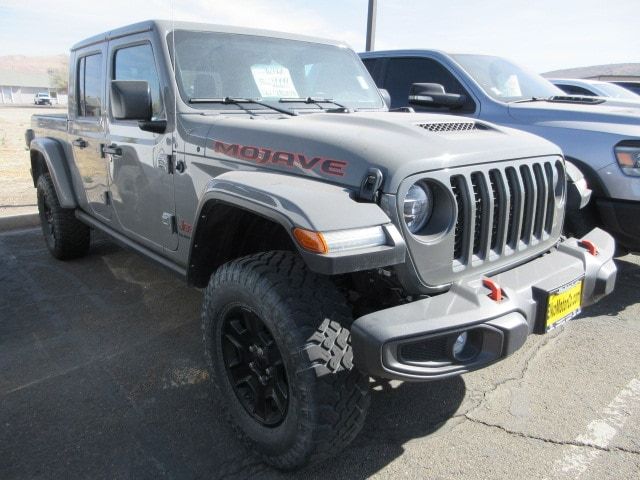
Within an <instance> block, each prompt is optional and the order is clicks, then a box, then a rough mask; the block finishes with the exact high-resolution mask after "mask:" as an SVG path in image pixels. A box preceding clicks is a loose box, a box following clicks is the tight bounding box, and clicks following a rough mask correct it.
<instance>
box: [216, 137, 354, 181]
mask: <svg viewBox="0 0 640 480" xmlns="http://www.w3.org/2000/svg"><path fill="white" fill-rule="evenodd" d="M212 146H213V151H214V152H216V153H221V154H222V155H225V156H227V157H233V158H237V159H238V160H246V161H249V162H255V163H260V164H272V165H280V166H283V167H286V168H300V169H302V170H313V169H315V170H316V171H319V172H321V173H324V174H326V175H333V176H336V177H343V176H344V175H345V173H346V171H347V167H348V166H349V164H348V162H345V161H342V160H335V159H332V158H325V157H311V156H307V155H305V154H304V153H295V152H288V151H286V150H273V149H270V148H263V147H255V146H252V145H240V144H238V143H225V142H221V141H219V140H214V141H213V145H212Z"/></svg>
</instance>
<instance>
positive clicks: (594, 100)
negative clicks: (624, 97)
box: [548, 95, 605, 105]
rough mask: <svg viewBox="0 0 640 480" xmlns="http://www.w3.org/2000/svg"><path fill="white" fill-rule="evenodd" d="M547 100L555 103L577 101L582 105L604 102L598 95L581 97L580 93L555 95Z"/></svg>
mask: <svg viewBox="0 0 640 480" xmlns="http://www.w3.org/2000/svg"><path fill="white" fill-rule="evenodd" d="M548 101H549V102H555V103H579V104H582V105H599V104H601V103H604V102H605V100H604V99H602V98H599V97H583V96H580V95H573V96H572V95H566V96H565V95H556V96H555V97H551V98H550V99H549V100H548Z"/></svg>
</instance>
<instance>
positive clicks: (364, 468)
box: [210, 377, 466, 480]
mask: <svg viewBox="0 0 640 480" xmlns="http://www.w3.org/2000/svg"><path fill="white" fill-rule="evenodd" d="M371 387H372V391H371V407H370V409H369V414H368V416H367V419H366V422H365V425H364V427H363V429H362V431H361V432H360V434H359V435H358V436H357V438H356V439H355V440H354V441H353V443H352V444H351V445H349V446H348V447H347V448H346V449H345V450H344V451H343V452H342V453H340V454H339V455H337V456H336V457H334V458H331V459H328V460H326V461H324V462H321V463H318V464H314V465H311V466H309V467H306V468H304V469H302V470H299V471H295V472H279V471H277V470H275V469H272V468H270V467H268V466H267V465H265V464H263V463H261V462H260V461H259V459H258V458H257V456H256V455H253V454H249V455H248V456H247V457H245V458H244V459H241V460H240V459H236V460H235V461H233V462H230V463H228V464H222V465H221V467H222V468H221V469H220V470H218V472H217V473H216V475H214V476H212V477H210V478H220V479H221V478H224V479H232V478H233V479H236V478H237V479H240V478H260V479H294V478H295V479H297V478H305V479H306V480H312V479H326V478H348V479H365V478H369V477H371V476H372V475H374V474H375V473H376V472H379V471H380V470H381V469H383V468H384V467H386V466H387V465H388V464H390V463H391V462H393V461H394V460H396V459H397V458H398V457H400V456H402V455H403V453H404V452H405V449H404V445H405V444H406V443H407V442H409V441H411V440H413V439H416V438H423V437H426V436H428V435H431V434H433V433H435V432H436V431H438V429H440V428H441V427H442V426H443V425H444V423H445V422H446V421H447V420H448V419H450V418H451V417H452V416H453V415H455V413H456V411H457V410H458V408H459V406H460V404H461V403H462V401H463V399H464V397H465V394H466V387H465V383H464V381H463V380H462V378H461V377H454V378H451V379H448V380H440V381H436V382H427V383H403V382H387V381H383V380H381V381H372V383H371Z"/></svg>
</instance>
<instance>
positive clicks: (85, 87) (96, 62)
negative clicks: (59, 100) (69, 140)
mask: <svg viewBox="0 0 640 480" xmlns="http://www.w3.org/2000/svg"><path fill="white" fill-rule="evenodd" d="M77 79H78V80H77V81H78V88H77V91H78V99H77V101H78V116H79V117H99V116H100V115H102V85H103V82H102V54H101V53H98V54H96V55H88V56H86V57H82V58H81V59H80V60H79V61H78V75H77Z"/></svg>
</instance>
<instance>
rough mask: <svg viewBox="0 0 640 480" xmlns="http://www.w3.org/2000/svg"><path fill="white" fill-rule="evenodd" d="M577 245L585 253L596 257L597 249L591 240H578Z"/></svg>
mask: <svg viewBox="0 0 640 480" xmlns="http://www.w3.org/2000/svg"><path fill="white" fill-rule="evenodd" d="M578 245H579V246H581V247H582V248H585V249H587V251H588V252H589V253H590V254H591V255H593V256H594V257H595V256H596V255H598V247H596V244H595V243H593V242H592V241H591V240H579V241H578Z"/></svg>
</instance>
